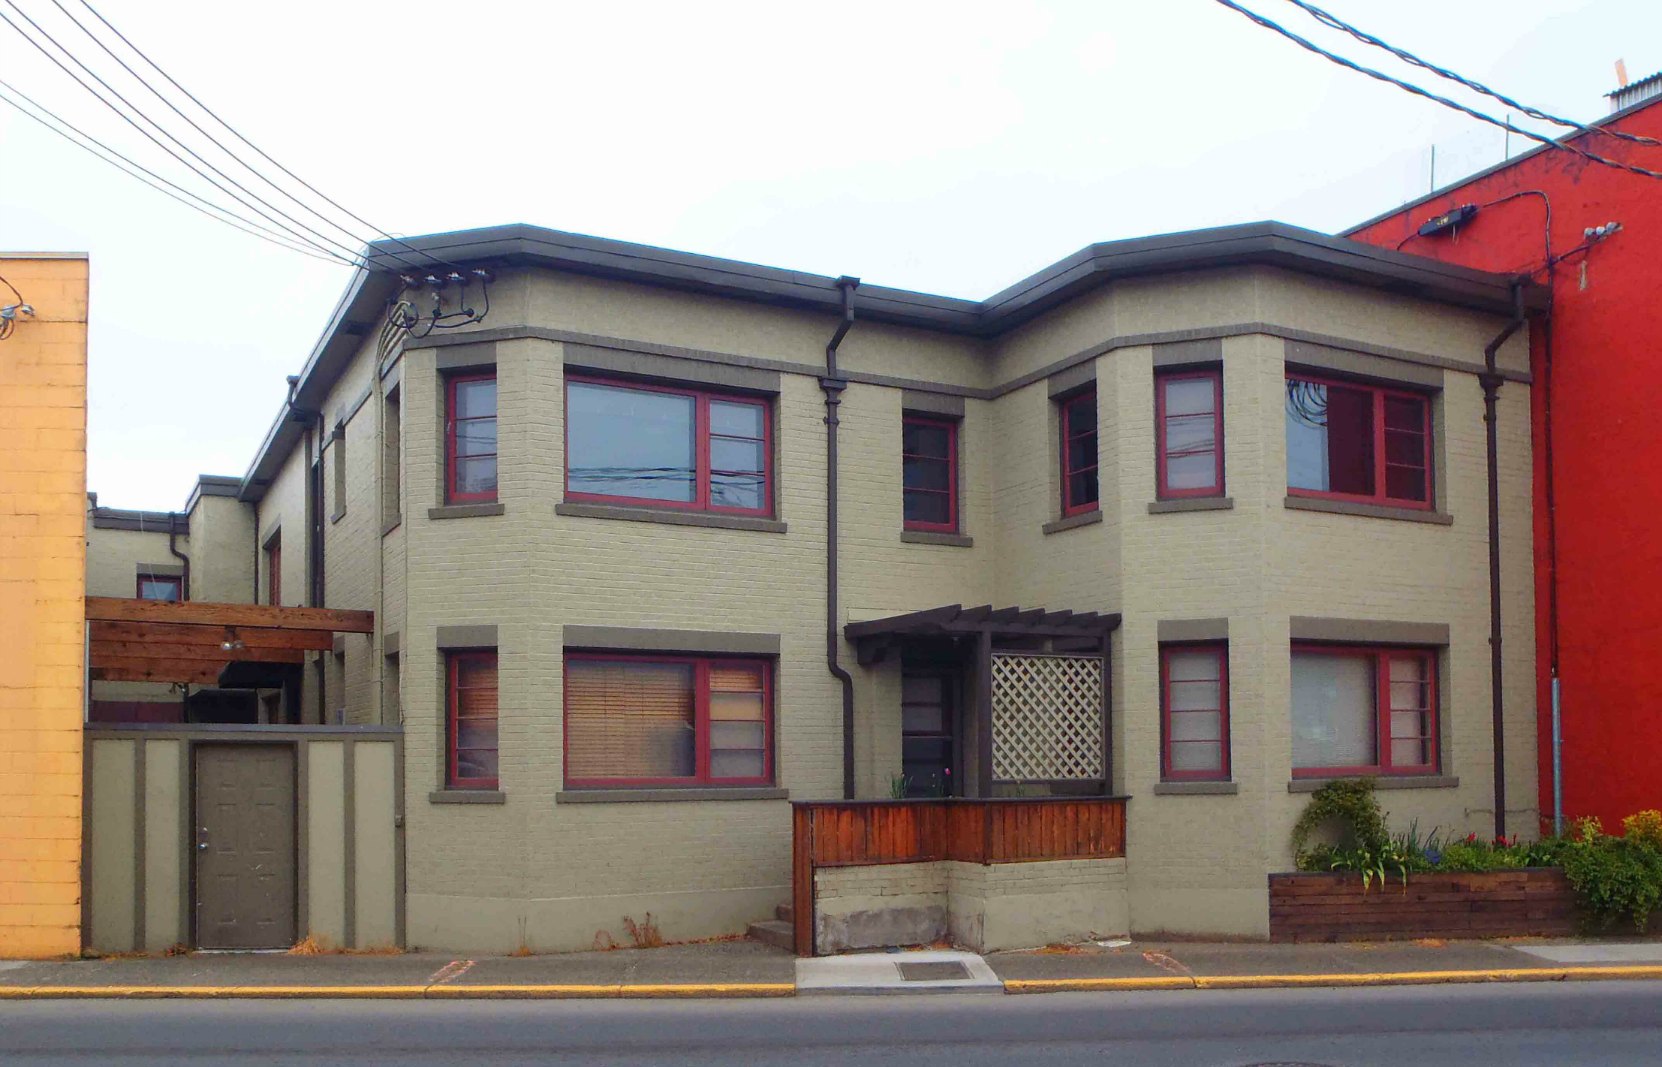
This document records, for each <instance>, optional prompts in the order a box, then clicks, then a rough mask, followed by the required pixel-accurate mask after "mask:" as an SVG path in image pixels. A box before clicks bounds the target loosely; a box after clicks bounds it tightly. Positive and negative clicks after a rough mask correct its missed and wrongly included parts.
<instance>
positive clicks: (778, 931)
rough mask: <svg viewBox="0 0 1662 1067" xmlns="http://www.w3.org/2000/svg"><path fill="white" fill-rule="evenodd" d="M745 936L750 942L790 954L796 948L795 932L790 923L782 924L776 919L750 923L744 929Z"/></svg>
mask: <svg viewBox="0 0 1662 1067" xmlns="http://www.w3.org/2000/svg"><path fill="white" fill-rule="evenodd" d="M745 935H746V936H748V937H749V938H750V939H751V940H752V941H760V942H761V943H762V944H764V945H772V946H773V947H774V948H782V949H784V950H785V951H786V952H791V951H793V950H794V949H795V948H796V932H795V930H794V929H792V927H791V924H790V923H783V922H780V921H779V920H777V919H768V920H765V921H763V922H759V923H751V924H750V925H749V926H748V927H746V928H745Z"/></svg>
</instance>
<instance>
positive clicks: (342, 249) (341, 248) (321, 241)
mask: <svg viewBox="0 0 1662 1067" xmlns="http://www.w3.org/2000/svg"><path fill="white" fill-rule="evenodd" d="M0 2H4V3H5V4H6V5H7V6H8V7H10V8H11V9H12V10H13V11H15V12H17V14H18V15H19V16H21V17H22V18H23V20H24V21H26V22H27V23H29V25H30V26H32V27H34V29H35V31H36V32H37V33H39V34H40V35H41V36H42V37H44V38H46V40H48V41H50V42H51V43H52V45H53V46H54V47H55V48H57V49H58V51H60V52H62V53H63V54H64V55H66V56H68V57H69V59H70V61H71V62H73V63H74V64H75V65H76V66H78V67H80V68H81V69H82V70H83V71H85V72H86V73H87V74H88V75H90V76H91V77H92V79H93V80H94V81H96V82H97V83H98V84H99V85H101V86H103V87H104V89H105V90H106V91H108V92H109V93H110V94H111V95H112V96H114V97H115V98H116V99H117V100H120V101H121V102H122V103H123V104H125V105H126V106H127V107H128V108H129V109H130V110H131V111H132V112H133V113H134V114H136V115H138V116H139V117H140V118H142V119H144V121H145V122H147V123H149V124H150V125H151V126H153V127H155V128H156V130H157V131H158V132H160V133H161V134H162V136H164V137H166V138H167V139H168V140H170V141H172V142H173V143H174V144H176V145H178V146H179V147H180V148H183V149H184V150H185V151H186V152H187V153H189V154H190V155H191V156H192V157H193V158H194V159H196V160H197V161H198V162H200V163H201V164H202V165H203V166H205V167H207V168H208V169H209V170H211V171H213V172H214V174H217V175H219V177H221V178H223V179H225V181H227V182H230V183H231V185H233V186H235V187H236V188H237V189H239V190H241V192H242V193H243V194H246V197H245V196H242V195H238V193H236V192H233V191H232V190H231V189H228V188H226V187H225V185H224V184H223V183H221V182H219V181H216V180H215V179H214V178H212V177H209V176H208V175H207V174H204V173H203V172H202V170H201V168H199V167H197V166H195V165H194V164H192V163H191V162H190V161H189V160H187V159H185V158H184V157H183V156H181V155H179V153H178V152H177V151H175V150H173V149H172V148H169V147H168V146H167V145H165V144H163V143H162V142H161V141H159V140H157V139H156V137H155V136H154V135H152V134H151V133H150V131H149V130H146V129H145V128H144V127H143V126H140V125H139V124H138V123H137V122H135V121H134V120H133V119H132V118H131V117H130V116H129V115H128V114H127V113H126V112H124V111H122V110H121V109H120V108H119V107H117V106H116V105H114V104H112V103H110V101H109V100H107V99H105V98H104V96H103V94H101V93H99V92H98V91H97V90H96V89H94V88H93V87H92V86H91V85H89V84H87V82H86V81H85V80H84V79H83V78H81V76H80V75H78V74H76V73H75V72H74V71H72V70H70V69H69V68H68V67H67V66H65V65H64V64H63V62H62V61H61V60H59V59H58V57H57V56H55V55H53V54H52V53H51V52H50V51H48V50H47V48H46V47H45V46H44V45H42V44H41V43H40V42H39V41H37V40H35V39H34V38H33V37H31V36H29V35H28V34H26V33H24V32H23V29H22V27H20V26H19V25H18V24H17V23H16V22H13V21H12V20H11V18H10V17H9V16H7V15H6V13H5V12H4V11H0V21H4V22H5V23H6V24H7V25H8V26H10V27H11V28H12V29H13V30H14V31H16V32H17V34H18V36H19V37H22V38H23V39H24V40H25V41H27V42H28V43H29V44H30V45H31V46H32V47H33V48H34V49H35V50H36V51H38V52H39V53H41V54H42V55H44V56H45V57H46V58H47V59H49V60H51V61H52V63H53V65H54V66H56V67H57V68H58V69H59V70H62V71H63V72H64V73H65V74H68V75H69V76H70V77H71V78H73V79H74V80H75V82H76V84H78V85H79V86H81V88H83V89H85V90H86V91H87V92H89V93H91V94H92V95H93V96H94V97H95V98H96V99H97V100H98V102H99V103H101V104H103V105H104V106H105V107H107V108H109V109H110V110H111V111H114V112H115V113H116V114H117V115H118V116H120V118H121V119H122V121H124V122H126V123H127V124H128V125H129V126H132V127H133V128H134V129H135V130H138V131H139V133H141V134H143V135H144V136H145V138H146V139H148V140H149V141H150V142H151V143H153V144H154V145H156V147H158V148H160V149H162V151H164V152H166V153H167V154H168V155H170V156H172V157H173V158H174V159H176V160H178V161H179V162H180V163H183V164H184V165H185V166H186V167H188V168H190V169H191V170H192V171H194V172H195V173H196V174H197V176H199V177H201V178H203V179H205V180H206V181H207V182H208V183H209V184H210V185H213V186H214V187H216V188H218V189H219V190H220V191H221V192H224V193H226V194H227V195H229V196H230V197H231V198H232V199H233V200H236V201H238V202H239V203H241V204H242V205H243V206H244V207H247V208H248V209H249V210H251V211H253V212H254V213H255V214H256V215H259V216H260V217H262V218H264V219H265V220H266V221H268V222H270V223H271V224H272V225H274V226H276V227H277V228H278V229H281V230H284V231H285V232H287V233H289V234H290V235H291V236H292V237H293V238H294V239H295V240H297V241H300V242H301V243H303V244H307V245H311V246H313V247H314V248H316V249H317V250H318V251H320V252H323V253H324V254H326V255H330V256H333V257H335V258H337V259H339V260H340V261H341V262H343V263H348V264H351V265H353V266H362V267H368V264H367V262H366V261H364V260H363V259H362V258H361V257H360V256H359V255H358V253H357V251H356V250H354V249H352V248H349V247H347V246H346V245H343V244H341V243H340V242H339V241H335V240H333V239H331V238H329V237H326V236H324V235H323V234H321V233H319V232H318V231H317V230H315V229H313V228H312V227H310V226H308V225H306V224H305V223H302V222H300V221H299V220H297V219H295V218H294V217H293V216H292V215H289V214H288V213H287V212H285V211H283V210H282V209H281V208H278V207H277V206H276V205H275V204H272V203H271V202H270V201H268V200H265V199H264V198H263V197H260V196H259V195H257V194H255V193H253V192H251V191H250V190H248V189H247V188H246V187H245V186H243V185H242V184H241V183H240V182H238V181H236V179H234V178H231V177H230V176H228V175H226V174H225V172H223V171H221V170H220V169H219V168H218V167H215V166H214V165H213V164H211V163H209V162H208V161H207V160H205V159H203V158H202V157H201V155H200V154H198V153H197V152H196V151H195V150H194V149H192V148H190V147H189V146H188V145H186V144H185V143H184V142H183V141H180V140H179V139H178V138H177V137H175V136H173V135H172V134H171V133H169V132H168V131H167V130H165V129H163V128H162V126H161V125H160V124H159V123H157V122H156V121H155V120H153V119H151V118H150V117H149V116H148V115H146V114H145V113H144V111H143V110H142V109H141V108H138V107H136V106H135V105H134V104H133V103H132V101H130V100H128V99H127V98H126V97H125V96H123V95H121V93H120V92H118V91H117V90H116V89H114V88H113V87H111V86H110V84H109V83H108V82H106V81H105V80H104V79H103V78H101V77H99V76H98V74H97V73H96V72H94V71H93V70H92V69H91V68H90V67H88V66H87V65H86V64H85V63H83V62H81V60H80V59H79V58H77V57H76V56H75V54H74V53H73V52H71V51H70V50H69V49H67V48H65V47H64V46H63V45H62V44H60V43H59V42H58V41H57V39H56V38H54V37H53V36H52V35H51V34H50V33H48V32H46V31H45V30H44V29H42V28H41V26H40V24H39V23H37V22H36V21H35V20H34V19H32V18H30V17H29V15H28V14H27V13H26V12H24V11H23V9H22V8H20V7H18V6H17V4H16V3H15V0H0ZM247 197H252V198H253V199H254V200H257V201H259V203H260V204H263V205H265V206H266V207H268V208H270V209H271V210H272V211H275V212H276V213H277V214H278V215H281V216H282V217H283V218H285V219H287V220H288V221H289V222H290V223H293V224H294V225H293V226H291V225H285V224H284V223H282V222H279V221H278V220H277V219H275V218H273V217H272V216H271V215H270V214H268V213H267V212H265V211H263V210H261V209H260V208H259V207H257V206H255V204H253V203H251V202H250V201H249V200H248V199H247ZM296 226H298V227H299V229H296V228H295V227H296ZM300 230H305V231H306V232H307V233H310V234H312V237H306V236H305V235H304V234H302V233H301V232H300ZM313 238H316V240H314V239H313ZM331 245H333V246H334V249H333V250H332V249H331V248H330V247H329V246H331ZM336 250H338V251H336Z"/></svg>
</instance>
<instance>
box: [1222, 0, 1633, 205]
mask: <svg viewBox="0 0 1662 1067" xmlns="http://www.w3.org/2000/svg"><path fill="white" fill-rule="evenodd" d="M1216 2H1217V3H1219V4H1221V5H1223V6H1224V7H1227V8H1229V9H1230V10H1231V11H1234V12H1236V13H1237V14H1240V15H1243V16H1245V17H1246V18H1248V19H1250V20H1251V21H1252V22H1255V23H1257V24H1258V25H1259V26H1262V27H1264V28H1265V29H1266V30H1273V31H1274V32H1276V33H1278V34H1280V35H1281V36H1283V37H1285V38H1287V39H1288V40H1289V41H1292V42H1293V43H1294V44H1297V45H1298V46H1299V47H1301V48H1303V49H1305V50H1306V51H1308V52H1314V53H1315V54H1316V55H1318V56H1321V57H1322V58H1323V59H1326V60H1328V61H1329V62H1332V63H1337V64H1338V65H1339V66H1341V67H1344V68H1346V69H1347V70H1353V71H1355V72H1356V73H1358V74H1366V75H1367V76H1368V77H1370V78H1373V79H1374V80H1376V81H1382V82H1384V83H1385V84H1387V85H1394V86H1396V87H1397V88H1398V89H1401V90H1403V91H1404V92H1408V93H1413V94H1414V95H1415V96H1420V97H1424V98H1425V99H1427V100H1430V101H1432V102H1433V103H1437V104H1441V105H1443V106H1444V107H1447V108H1452V109H1453V110H1455V111H1458V112H1460V113H1461V114H1464V115H1468V116H1470V117H1472V118H1474V119H1477V120H1478V121H1479V122H1486V123H1488V124H1489V125H1491V126H1498V127H1500V128H1501V129H1503V130H1511V131H1512V132H1513V133H1516V134H1520V135H1522V136H1524V137H1528V138H1529V139H1530V140H1532V141H1539V142H1540V143H1542V144H1544V145H1546V146H1548V147H1549V148H1556V149H1558V150H1560V151H1564V152H1570V153H1572V154H1574V155H1577V156H1580V157H1581V158H1582V159H1585V160H1587V161H1588V162H1589V163H1598V164H1600V165H1602V166H1606V167H1613V168H1615V169H1616V170H1623V171H1627V172H1629V173H1631V174H1637V175H1640V176H1641V177H1645V178H1657V179H1662V171H1656V170H1651V169H1649V168H1648V167H1639V166H1634V165H1633V164H1631V163H1623V162H1621V161H1619V160H1614V159H1609V158H1607V157H1605V156H1601V155H1598V154H1596V153H1594V152H1589V151H1587V150H1586V149H1584V148H1579V147H1577V146H1575V145H1572V144H1566V143H1565V142H1563V141H1557V140H1554V139H1553V138H1551V137H1546V136H1544V135H1542V134H1538V133H1534V132H1532V131H1530V130H1525V129H1522V128H1520V127H1517V126H1514V125H1512V124H1511V123H1510V122H1503V121H1502V120H1500V119H1497V118H1495V117H1494V116H1493V115H1485V114H1484V113H1483V112H1481V111H1477V110H1475V109H1473V108H1469V107H1467V106H1466V105H1465V104H1462V103H1459V102H1457V101H1454V100H1450V99H1449V98H1448V97H1446V96H1438V95H1437V94H1436V93H1433V92H1431V91H1430V90H1428V89H1422V88H1420V87H1419V86H1418V85H1415V84H1413V83H1412V82H1405V81H1402V80H1400V79H1398V78H1393V77H1391V76H1390V75H1389V74H1386V73H1384V72H1382V71H1378V70H1374V69H1373V68H1372V67H1365V66H1363V65H1362V64H1360V63H1357V62H1356V61H1355V60H1351V59H1346V58H1345V57H1344V56H1341V55H1337V54H1335V53H1333V52H1329V51H1328V50H1327V49H1325V48H1323V47H1321V46H1320V45H1318V44H1316V43H1315V42H1314V41H1310V40H1308V39H1306V38H1304V37H1300V36H1299V35H1298V34H1296V33H1294V32H1293V31H1292V30H1289V29H1287V28H1286V27H1285V26H1282V25H1281V24H1280V23H1278V22H1274V21H1272V20H1271V19H1268V18H1265V17H1264V16H1263V15H1260V14H1258V13H1257V12H1255V11H1250V10H1248V9H1247V8H1244V7H1242V6H1241V5H1240V4H1237V3H1235V0H1216Z"/></svg>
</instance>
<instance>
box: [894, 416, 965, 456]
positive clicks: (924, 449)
mask: <svg viewBox="0 0 1662 1067" xmlns="http://www.w3.org/2000/svg"><path fill="white" fill-rule="evenodd" d="M951 448H952V431H951V430H949V429H947V428H946V427H945V426H936V425H932V424H928V423H919V422H908V423H905V424H903V425H902V426H901V429H900V450H901V451H902V452H904V453H906V454H907V455H908V456H933V457H934V458H936V459H945V458H947V455H948V454H949V453H950V451H951Z"/></svg>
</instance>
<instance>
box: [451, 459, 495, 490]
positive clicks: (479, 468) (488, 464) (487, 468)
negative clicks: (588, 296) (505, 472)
mask: <svg viewBox="0 0 1662 1067" xmlns="http://www.w3.org/2000/svg"><path fill="white" fill-rule="evenodd" d="M456 492H458V493H494V492H496V457H495V456H486V457H484V458H482V459H458V460H457V461H456Z"/></svg>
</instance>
